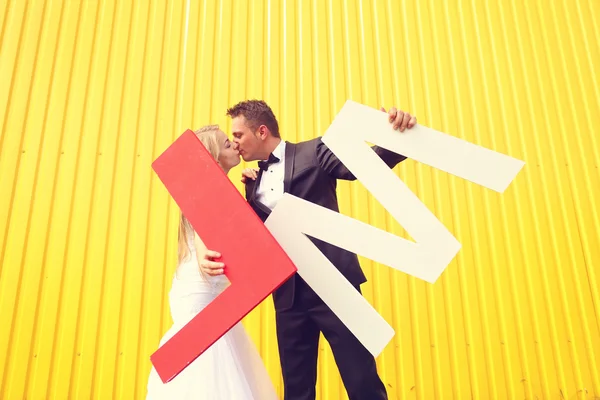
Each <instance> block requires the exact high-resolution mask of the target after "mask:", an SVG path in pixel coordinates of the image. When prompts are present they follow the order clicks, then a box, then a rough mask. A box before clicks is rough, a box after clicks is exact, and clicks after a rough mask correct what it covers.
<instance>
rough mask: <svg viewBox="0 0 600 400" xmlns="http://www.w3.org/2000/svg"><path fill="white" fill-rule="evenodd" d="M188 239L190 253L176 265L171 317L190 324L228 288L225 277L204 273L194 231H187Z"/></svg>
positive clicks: (171, 295)
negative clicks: (192, 319) (201, 269)
mask: <svg viewBox="0 0 600 400" xmlns="http://www.w3.org/2000/svg"><path fill="white" fill-rule="evenodd" d="M186 237H187V244H188V247H189V249H190V254H189V255H188V257H186V258H185V259H184V260H183V261H182V262H181V263H180V264H179V265H178V266H177V270H176V271H175V274H174V276H173V284H172V286H171V291H170V292H169V303H170V307H171V315H172V316H173V322H175V323H183V322H185V321H189V320H190V319H191V318H193V317H194V316H195V315H196V314H198V313H199V312H200V311H201V310H202V309H203V308H204V307H206V306H207V305H208V303H210V302H211V301H213V300H214V299H215V298H216V297H217V296H218V295H219V294H220V293H221V292H222V291H223V290H225V288H226V287H227V286H228V285H229V280H228V279H227V277H226V276H225V275H219V276H208V275H206V274H203V273H201V271H200V266H199V264H198V259H197V249H196V247H195V244H194V231H193V230H191V232H190V231H188V232H187V233H186ZM201 251H203V250H202V249H201Z"/></svg>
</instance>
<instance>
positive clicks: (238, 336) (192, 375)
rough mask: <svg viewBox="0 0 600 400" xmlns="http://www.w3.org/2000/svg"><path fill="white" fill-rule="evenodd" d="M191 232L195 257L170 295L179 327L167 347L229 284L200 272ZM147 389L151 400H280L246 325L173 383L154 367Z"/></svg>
mask: <svg viewBox="0 0 600 400" xmlns="http://www.w3.org/2000/svg"><path fill="white" fill-rule="evenodd" d="M190 233H191V234H189V233H188V238H189V240H188V245H189V247H190V250H191V256H190V257H188V259H187V260H186V261H184V262H182V263H181V264H180V265H179V266H178V268H177V271H176V273H175V276H174V277H173V284H172V287H171V291H170V292H169V303H170V308H171V317H172V318H173V325H172V326H171V328H170V329H169V330H168V331H167V332H166V333H165V335H164V336H163V338H162V339H161V341H160V345H161V346H162V344H164V343H165V342H166V341H167V340H168V339H170V338H171V337H172V336H173V335H175V334H176V333H177V332H178V331H179V330H180V329H181V328H182V327H183V326H184V325H186V324H187V323H188V322H189V321H190V320H191V319H192V318H194V316H196V315H197V314H198V312H200V311H201V310H202V309H203V308H204V307H206V305H207V304H208V303H210V302H211V301H212V300H214V299H215V298H216V297H217V296H218V295H219V293H221V292H222V291H223V290H224V289H225V288H226V287H227V286H228V285H229V281H228V280H227V278H226V277H225V276H224V275H221V276H216V277H206V278H205V277H204V276H203V275H202V274H201V273H200V270H199V267H198V261H197V258H196V251H195V246H194V240H193V238H194V234H193V231H192V232H190ZM147 388H148V393H147V396H146V399H147V400H155V399H160V400H185V399H195V400H271V399H278V397H277V394H276V392H275V389H274V387H273V384H272V382H271V379H270V377H269V375H268V373H267V370H266V369H265V366H264V363H263V361H262V359H261V358H260V354H259V353H258V352H257V350H256V348H255V346H254V343H253V342H252V340H251V339H250V337H249V336H248V335H247V333H246V331H245V329H244V327H243V325H242V323H241V322H239V323H238V324H236V325H234V326H233V328H231V329H230V330H229V331H228V332H227V333H226V334H225V335H223V336H222V337H221V338H220V339H219V340H217V341H216V342H215V343H213V345H212V346H210V347H209V348H208V349H207V350H206V351H205V352H204V353H202V354H201V355H200V356H199V357H198V358H196V359H195V360H194V361H193V362H192V363H191V364H190V365H188V366H187V367H186V368H185V369H184V370H183V371H182V372H181V373H180V374H179V375H177V376H176V377H175V378H173V380H171V381H170V382H167V383H163V382H162V380H161V379H160V377H159V376H158V374H157V372H156V370H155V369H154V367H152V370H151V371H150V376H149V379H148V387H147Z"/></svg>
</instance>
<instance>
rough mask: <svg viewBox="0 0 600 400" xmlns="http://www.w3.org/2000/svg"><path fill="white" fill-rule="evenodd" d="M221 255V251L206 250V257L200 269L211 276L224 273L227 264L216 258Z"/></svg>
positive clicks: (201, 262)
mask: <svg viewBox="0 0 600 400" xmlns="http://www.w3.org/2000/svg"><path fill="white" fill-rule="evenodd" d="M220 257H221V254H220V253H217V252H216V251H212V250H206V253H205V254H204V258H203V259H202V261H200V269H201V270H202V272H204V273H205V274H207V275H210V276H217V275H223V271H224V268H225V264H223V263H222V262H217V261H215V259H217V258H220Z"/></svg>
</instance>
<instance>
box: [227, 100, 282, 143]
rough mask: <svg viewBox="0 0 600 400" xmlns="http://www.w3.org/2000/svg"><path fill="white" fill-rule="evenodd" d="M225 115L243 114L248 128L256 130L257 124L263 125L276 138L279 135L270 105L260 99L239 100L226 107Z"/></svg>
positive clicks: (236, 115)
mask: <svg viewBox="0 0 600 400" xmlns="http://www.w3.org/2000/svg"><path fill="white" fill-rule="evenodd" d="M227 115H229V116H230V117H231V118H235V117H238V116H240V115H243V116H244V117H245V118H246V123H247V125H248V127H249V128H250V129H252V130H256V129H257V128H258V127H259V126H261V125H265V126H266V127H267V128H269V130H270V131H271V133H272V134H273V136H275V137H276V138H278V137H280V135H279V124H278V123H277V118H275V114H273V111H272V110H271V107H269V105H268V104H267V103H265V102H264V101H262V100H245V101H241V102H239V103H237V104H236V105H235V106H233V107H230V108H228V109H227Z"/></svg>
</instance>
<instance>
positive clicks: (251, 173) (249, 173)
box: [242, 168, 258, 184]
mask: <svg viewBox="0 0 600 400" xmlns="http://www.w3.org/2000/svg"><path fill="white" fill-rule="evenodd" d="M257 177H258V170H257V169H253V168H246V169H245V170H243V171H242V183H244V184H245V183H246V182H247V181H248V179H252V180H253V181H254V180H256V178H257Z"/></svg>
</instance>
